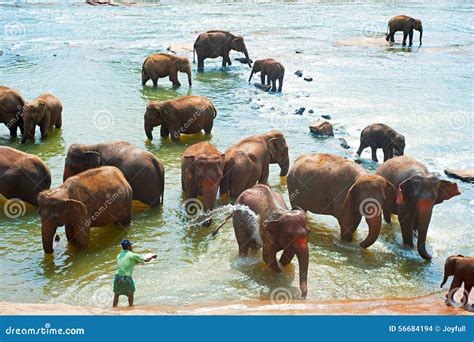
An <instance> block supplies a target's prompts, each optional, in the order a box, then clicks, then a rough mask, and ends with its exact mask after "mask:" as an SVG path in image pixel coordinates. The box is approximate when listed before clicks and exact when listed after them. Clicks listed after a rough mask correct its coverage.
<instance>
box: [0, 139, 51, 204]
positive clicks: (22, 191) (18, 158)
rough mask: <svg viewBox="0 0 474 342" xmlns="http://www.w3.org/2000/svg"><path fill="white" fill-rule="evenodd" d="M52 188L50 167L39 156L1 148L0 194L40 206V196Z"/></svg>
mask: <svg viewBox="0 0 474 342" xmlns="http://www.w3.org/2000/svg"><path fill="white" fill-rule="evenodd" d="M50 186H51V173H50V171H49V168H48V166H47V165H46V164H45V163H44V162H43V161H42V160H41V159H40V158H39V157H37V156H35V155H33V154H29V153H25V152H22V151H18V150H15V149H14V148H10V147H6V146H0V194H1V195H3V196H5V197H6V198H8V199H10V198H19V199H21V200H22V201H25V202H27V203H29V204H31V205H35V206H37V205H38V200H37V197H38V194H39V193H40V192H41V191H43V190H47V189H49V187H50Z"/></svg>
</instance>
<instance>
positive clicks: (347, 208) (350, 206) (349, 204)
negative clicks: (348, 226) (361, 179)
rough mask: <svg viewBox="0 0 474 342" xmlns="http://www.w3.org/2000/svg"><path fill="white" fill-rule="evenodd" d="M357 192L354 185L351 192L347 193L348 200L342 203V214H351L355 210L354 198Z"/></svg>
mask: <svg viewBox="0 0 474 342" xmlns="http://www.w3.org/2000/svg"><path fill="white" fill-rule="evenodd" d="M355 191H356V185H355V184H353V185H352V186H351V187H350V189H349V191H348V192H347V195H346V198H345V199H344V202H343V203H342V212H343V213H345V214H351V215H352V213H353V212H354V210H355V207H356V206H355V203H354V198H355V196H354V195H355Z"/></svg>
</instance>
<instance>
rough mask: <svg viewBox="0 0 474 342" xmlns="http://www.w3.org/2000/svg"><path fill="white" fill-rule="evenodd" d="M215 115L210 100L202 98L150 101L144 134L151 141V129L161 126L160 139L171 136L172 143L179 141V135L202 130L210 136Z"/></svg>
mask: <svg viewBox="0 0 474 342" xmlns="http://www.w3.org/2000/svg"><path fill="white" fill-rule="evenodd" d="M216 115H217V111H216V108H215V107H214V105H213V104H212V102H211V100H209V99H208V98H207V97H203V96H183V97H180V98H177V99H171V100H166V101H163V102H157V101H151V102H150V103H148V106H147V107H146V112H145V133H146V136H147V137H148V139H150V140H152V139H153V135H152V134H151V132H152V131H153V127H155V126H161V132H160V133H161V137H162V138H166V137H168V136H169V135H170V134H171V140H173V141H179V138H180V136H181V133H185V134H194V133H198V132H200V131H201V130H204V132H205V133H206V134H211V130H212V126H213V125H214V118H215V117H216Z"/></svg>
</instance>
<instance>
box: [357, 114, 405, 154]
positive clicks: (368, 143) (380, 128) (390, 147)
mask: <svg viewBox="0 0 474 342" xmlns="http://www.w3.org/2000/svg"><path fill="white" fill-rule="evenodd" d="M366 147H370V148H371V149H372V160H373V161H374V162H378V159H377V149H378V148H381V149H382V150H383V160H384V161H387V160H389V159H390V158H393V155H394V153H395V155H396V156H403V153H404V151H405V137H404V136H403V135H402V134H400V133H397V131H395V130H394V129H393V128H391V127H389V126H387V125H384V124H381V123H377V124H372V125H370V126H367V127H366V128H364V129H363V130H362V132H361V133H360V146H359V149H358V150H357V155H359V156H360V155H361V153H362V151H363V150H364V149H365V148H366Z"/></svg>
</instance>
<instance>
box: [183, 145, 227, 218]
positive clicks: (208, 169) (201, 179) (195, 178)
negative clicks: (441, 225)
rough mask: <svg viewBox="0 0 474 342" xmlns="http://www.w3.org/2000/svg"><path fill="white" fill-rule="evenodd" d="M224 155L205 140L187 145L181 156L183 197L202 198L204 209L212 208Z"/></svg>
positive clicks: (221, 172) (222, 169) (222, 170)
mask: <svg viewBox="0 0 474 342" xmlns="http://www.w3.org/2000/svg"><path fill="white" fill-rule="evenodd" d="M224 163H225V156H224V155H223V154H222V153H221V152H219V151H218V150H217V149H216V148H215V147H214V146H213V145H211V144H210V143H208V142H207V141H204V142H200V143H197V144H194V145H191V146H190V147H188V148H187V149H186V150H185V151H184V153H183V157H182V158H181V185H182V188H183V192H184V198H185V199H189V198H197V196H199V195H202V196H203V198H204V209H205V210H211V209H214V205H215V203H216V198H217V191H218V189H219V184H220V182H221V179H222V176H223V172H224Z"/></svg>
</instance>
